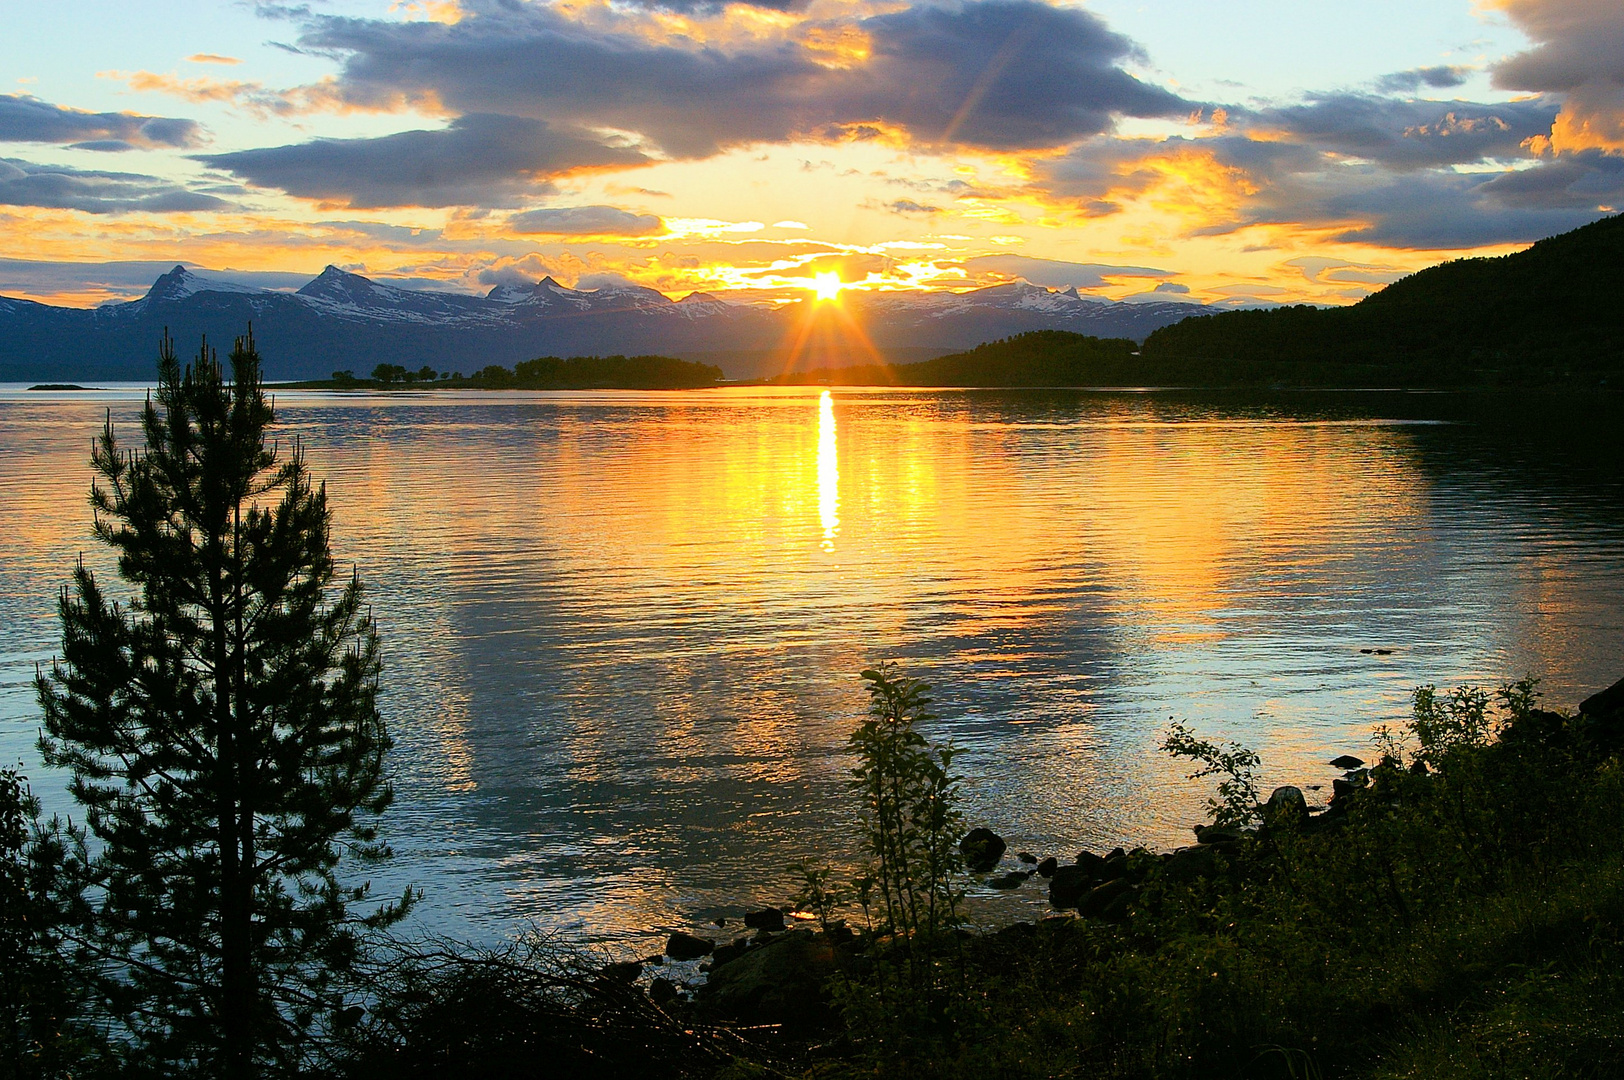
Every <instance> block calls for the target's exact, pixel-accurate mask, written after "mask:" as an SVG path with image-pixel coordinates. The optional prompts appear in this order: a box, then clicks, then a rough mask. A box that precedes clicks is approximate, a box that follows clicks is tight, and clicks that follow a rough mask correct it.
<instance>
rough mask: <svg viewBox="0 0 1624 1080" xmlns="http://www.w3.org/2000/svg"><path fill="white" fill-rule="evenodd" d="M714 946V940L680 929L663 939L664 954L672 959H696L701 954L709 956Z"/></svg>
mask: <svg viewBox="0 0 1624 1080" xmlns="http://www.w3.org/2000/svg"><path fill="white" fill-rule="evenodd" d="M714 948H716V942H714V941H712V940H711V939H710V938H706V937H695V936H694V935H692V934H685V933H683V932H682V931H681V930H678V931H677V932H676V933H674V934H672V935H671V936H670V937H668V938H666V939H665V955H667V956H669V957H670V958H671V959H673V960H698V959H699V958H700V957H701V956H709V955H710V954H711V950H712V949H714Z"/></svg>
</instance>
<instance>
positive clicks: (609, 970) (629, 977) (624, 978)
mask: <svg viewBox="0 0 1624 1080" xmlns="http://www.w3.org/2000/svg"><path fill="white" fill-rule="evenodd" d="M641 974H643V961H641V960H623V961H621V962H620V963H618V964H608V965H606V966H605V967H604V969H603V977H604V978H606V979H608V980H609V981H610V982H617V983H623V984H625V985H627V986H630V985H631V984H632V983H634V982H636V981H637V977H638V976H639V975H641Z"/></svg>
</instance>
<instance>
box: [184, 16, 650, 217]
mask: <svg viewBox="0 0 1624 1080" xmlns="http://www.w3.org/2000/svg"><path fill="white" fill-rule="evenodd" d="M410 25H418V24H410ZM198 160H199V161H203V162H205V163H207V164H209V165H212V166H214V167H216V168H220V169H224V170H226V171H227V172H230V173H232V174H234V175H236V176H238V177H241V178H242V179H244V180H247V181H248V182H250V183H252V184H257V185H259V186H260V187H274V188H281V189H282V190H283V191H286V192H287V193H288V194H290V195H297V196H300V197H302V198H308V199H320V200H322V201H324V202H330V203H337V204H341V205H346V206H351V207H355V208H360V209H367V208H374V207H386V206H517V205H521V204H522V203H523V202H524V201H526V200H527V199H528V198H529V197H532V196H534V195H536V194H545V193H548V192H550V191H552V190H553V188H552V185H551V184H550V182H549V181H548V177H550V176H556V175H558V174H561V173H566V172H569V171H570V170H573V169H580V168H589V167H597V166H610V165H618V166H632V165H640V164H643V163H644V162H646V161H647V160H648V159H647V158H646V157H645V156H644V155H643V154H641V153H639V152H638V151H636V150H630V149H624V148H620V147H613V146H606V145H604V144H603V143H601V142H597V141H594V140H592V139H588V138H583V137H581V136H579V135H572V134H569V133H567V132H561V131H559V130H557V129H555V128H553V127H551V126H549V125H548V124H546V123H544V122H542V121H540V120H530V119H525V118H522V117H514V116H490V115H471V116H464V117H461V118H459V119H457V120H453V121H452V122H451V124H450V126H449V127H447V128H445V129H443V130H439V131H403V132H399V133H397V134H394V135H385V136H382V137H380V138H375V139H317V140H315V141H314V142H308V143H298V144H294V145H291V146H273V147H265V148H262V149H257V150H241V151H237V152H235V153H229V154H205V155H201V156H199V158H198Z"/></svg>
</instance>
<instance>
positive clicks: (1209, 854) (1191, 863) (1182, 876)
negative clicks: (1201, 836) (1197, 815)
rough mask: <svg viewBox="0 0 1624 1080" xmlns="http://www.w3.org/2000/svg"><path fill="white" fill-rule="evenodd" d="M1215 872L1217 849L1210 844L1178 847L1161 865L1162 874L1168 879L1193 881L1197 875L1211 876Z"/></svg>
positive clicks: (1216, 869)
mask: <svg viewBox="0 0 1624 1080" xmlns="http://www.w3.org/2000/svg"><path fill="white" fill-rule="evenodd" d="M1217 872H1218V849H1217V848H1216V847H1214V846H1213V845H1211V844H1192V845H1191V846H1189V847H1182V848H1179V849H1178V850H1177V851H1175V852H1173V857H1172V858H1171V859H1168V860H1167V862H1166V863H1164V864H1163V866H1162V876H1163V877H1165V878H1166V879H1167V880H1168V881H1178V882H1183V881H1194V880H1195V879H1196V878H1198V877H1211V876H1212V875H1214V874H1216V873H1217Z"/></svg>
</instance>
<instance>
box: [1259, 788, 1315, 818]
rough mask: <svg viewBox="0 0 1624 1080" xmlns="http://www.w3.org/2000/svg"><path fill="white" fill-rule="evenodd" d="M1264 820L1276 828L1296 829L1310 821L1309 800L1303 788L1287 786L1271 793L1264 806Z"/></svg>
mask: <svg viewBox="0 0 1624 1080" xmlns="http://www.w3.org/2000/svg"><path fill="white" fill-rule="evenodd" d="M1263 820H1264V821H1266V822H1268V823H1269V824H1270V825H1271V826H1273V827H1275V828H1294V827H1296V826H1298V825H1301V824H1302V823H1303V822H1305V821H1307V820H1308V800H1307V799H1305V798H1303V792H1302V789H1301V788H1295V787H1292V786H1291V785H1289V784H1287V785H1285V786H1284V787H1277V788H1275V789H1274V790H1273V791H1272V792H1270V793H1269V801H1268V802H1266V803H1264V804H1263Z"/></svg>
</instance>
